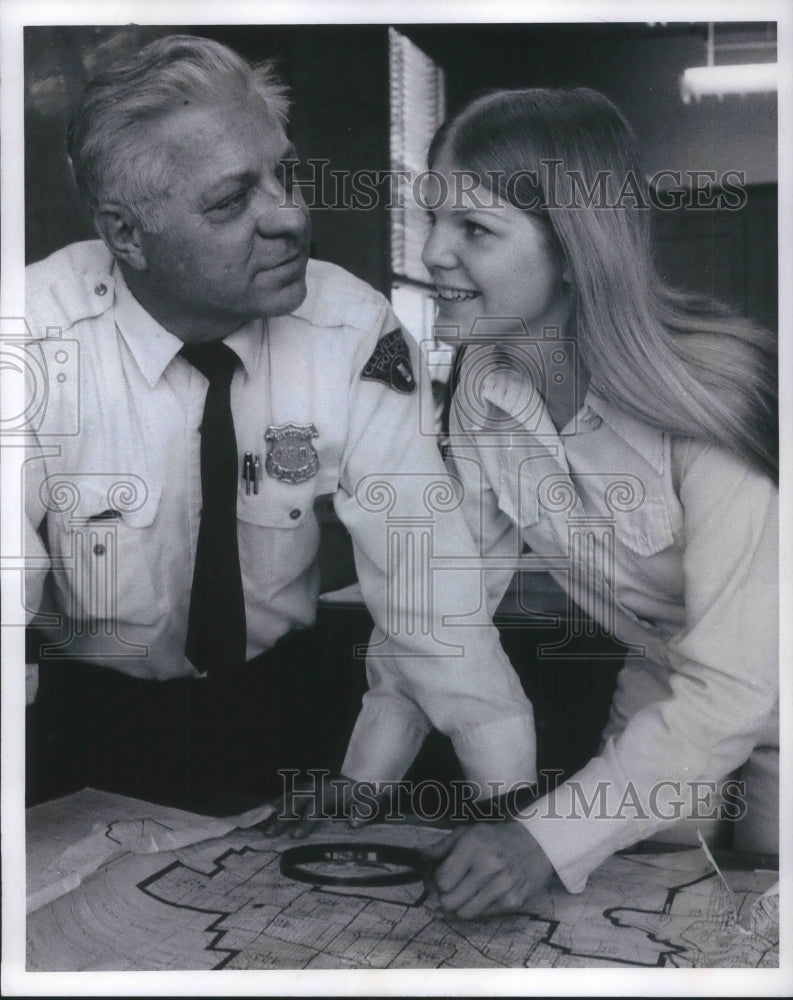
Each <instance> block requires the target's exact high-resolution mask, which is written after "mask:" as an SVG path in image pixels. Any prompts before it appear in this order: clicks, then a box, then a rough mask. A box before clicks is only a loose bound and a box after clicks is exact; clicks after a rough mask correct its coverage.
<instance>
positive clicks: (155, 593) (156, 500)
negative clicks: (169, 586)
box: [47, 475, 168, 624]
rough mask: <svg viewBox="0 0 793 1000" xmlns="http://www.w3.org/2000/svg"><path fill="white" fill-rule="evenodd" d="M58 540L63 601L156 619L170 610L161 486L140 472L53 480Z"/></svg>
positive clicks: (133, 618)
mask: <svg viewBox="0 0 793 1000" xmlns="http://www.w3.org/2000/svg"><path fill="white" fill-rule="evenodd" d="M47 486H48V487H49V496H48V498H47V502H48V504H49V506H50V510H51V511H52V512H53V517H52V522H51V528H50V544H51V548H52V551H53V554H54V555H56V556H59V557H60V561H61V562H62V564H61V565H57V564H56V566H54V568H53V576H54V580H55V586H56V587H57V588H58V589H59V590H60V591H61V593H62V599H61V604H62V606H63V607H66V608H70V609H71V614H72V616H73V617H78V618H87V619H93V620H117V621H119V622H125V621H126V622H132V623H135V624H153V623H154V622H156V621H158V620H159V619H161V618H162V617H163V616H164V615H165V614H167V612H168V599H167V592H166V587H165V576H164V559H163V545H162V538H161V534H160V530H159V527H158V525H157V524H156V519H157V514H158V511H159V509H160V502H161V499H162V489H161V488H160V487H157V488H150V487H148V486H147V485H146V483H145V481H144V480H143V479H142V478H141V477H140V476H135V475H127V476H105V475H95V476H91V475H82V476H79V477H77V476H74V477H69V478H68V479H67V478H66V477H61V479H60V481H55V477H50V479H49V480H48V481H47Z"/></svg>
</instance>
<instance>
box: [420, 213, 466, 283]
mask: <svg viewBox="0 0 793 1000" xmlns="http://www.w3.org/2000/svg"><path fill="white" fill-rule="evenodd" d="M421 259H422V261H423V262H424V266H425V267H426V268H427V270H428V271H432V270H433V269H434V268H444V269H445V270H449V269H450V268H453V267H455V266H456V265H457V257H456V256H455V253H454V248H453V247H452V245H451V243H450V241H449V239H448V236H447V235H446V234H445V232H444V228H443V227H442V226H439V225H438V223H437V222H436V223H435V225H434V226H433V228H432V230H431V232H430V234H429V236H428V237H427V241H426V243H425V244H424V249H423V250H422V252H421Z"/></svg>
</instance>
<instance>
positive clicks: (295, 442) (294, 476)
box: [264, 424, 319, 485]
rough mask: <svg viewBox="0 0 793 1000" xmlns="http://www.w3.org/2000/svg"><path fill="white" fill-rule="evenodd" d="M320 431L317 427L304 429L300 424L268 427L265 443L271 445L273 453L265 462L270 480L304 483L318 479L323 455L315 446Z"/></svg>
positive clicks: (312, 426) (270, 451)
mask: <svg viewBox="0 0 793 1000" xmlns="http://www.w3.org/2000/svg"><path fill="white" fill-rule="evenodd" d="M318 436H319V431H318V430H317V428H316V427H315V426H314V425H313V424H308V425H307V426H304V427H300V426H298V425H297V424H281V425H280V426H278V427H268V428H267V431H266V432H265V435H264V440H265V441H268V442H269V443H270V450H269V452H268V453H267V458H266V459H265V461H264V468H265V469H266V471H267V475H268V476H272V477H273V479H280V480H281V481H282V482H284V483H292V485H295V484H297V483H304V482H305V481H306V480H307V479H311V478H312V477H313V476H316V474H317V471H318V470H319V455H317V452H316V450H315V448H314V445H313V444H312V443H311V439H312V438H315V437H318Z"/></svg>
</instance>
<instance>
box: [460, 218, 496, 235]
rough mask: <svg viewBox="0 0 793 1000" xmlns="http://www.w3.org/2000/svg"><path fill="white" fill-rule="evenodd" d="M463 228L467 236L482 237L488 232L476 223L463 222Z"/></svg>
mask: <svg viewBox="0 0 793 1000" xmlns="http://www.w3.org/2000/svg"><path fill="white" fill-rule="evenodd" d="M464 228H465V231H466V233H467V234H468V235H469V236H483V235H485V234H487V233H489V232H490V230H489V229H486V228H485V227H484V226H482V225H480V224H479V223H478V222H470V221H468V222H465V223H464Z"/></svg>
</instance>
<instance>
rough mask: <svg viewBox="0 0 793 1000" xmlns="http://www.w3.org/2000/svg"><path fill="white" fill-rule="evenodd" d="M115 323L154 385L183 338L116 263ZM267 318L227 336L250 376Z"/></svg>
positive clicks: (260, 347) (254, 321)
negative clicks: (138, 293) (143, 301)
mask: <svg viewBox="0 0 793 1000" xmlns="http://www.w3.org/2000/svg"><path fill="white" fill-rule="evenodd" d="M113 279H114V284H115V295H116V299H115V319H116V326H117V327H118V329H119V330H120V332H121V335H122V337H123V338H124V340H125V341H126V343H127V346H128V347H129V349H130V351H131V352H132V356H133V357H134V359H135V362H136V364H137V365H138V367H139V368H140V370H141V372H142V373H143V377H144V378H145V379H146V381H147V382H148V383H149V386H151V387H152V388H153V387H154V386H155V385H156V384H157V382H158V381H159V379H160V378H161V377H162V374H163V372H164V371H165V369H166V368H167V367H168V365H169V364H170V363H171V362H172V361H173V359H174V358H175V357H176V355H177V354H178V353H179V351H180V350H181V348H182V341H181V340H180V339H179V338H178V337H177V336H175V335H174V334H172V333H170V332H169V331H168V330H166V329H165V327H164V326H161V325H160V324H159V323H158V322H157V320H156V319H154V317H153V316H151V315H150V313H148V312H146V310H145V309H144V308H143V306H142V305H141V304H140V303H139V302H138V300H137V299H136V298H135V296H134V295H133V294H132V292H131V291H130V290H129V286H128V285H127V283H126V281H124V276H123V275H122V273H121V268H119V267H118V266H116V265H115V264H114V265H113ZM263 332H264V321H263V320H260V319H254V320H250V321H249V322H247V323H245V324H244V325H243V326H241V327H240V328H239V329H237V330H235V331H234V332H233V333H231V334H229V336H228V337H225V338H224V342H225V343H226V344H228V346H229V347H230V348H231V349H232V350H233V351H234V353H235V354H236V355H237V356H238V357H239V359H240V361H242V364H243V367H244V368H245V373H246V375H248V376H251V375H253V374H255V372H256V370H257V368H258V365H259V358H260V356H261V351H262V346H263V343H264V337H263Z"/></svg>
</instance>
